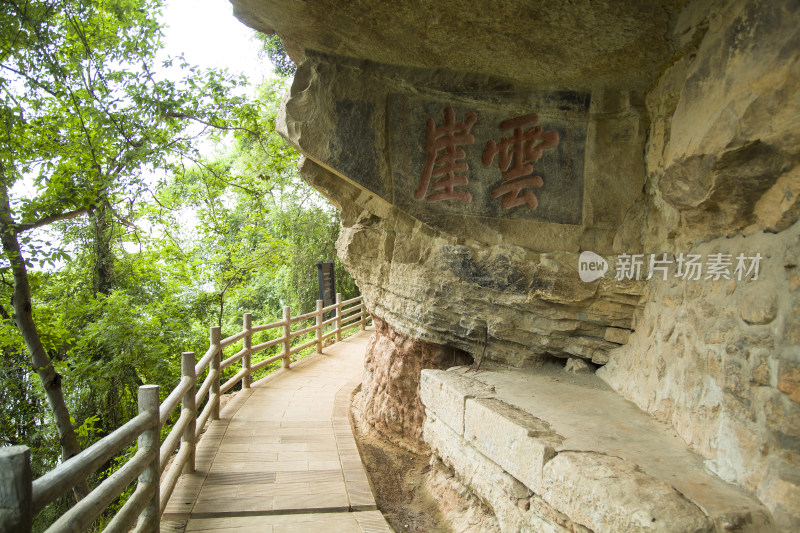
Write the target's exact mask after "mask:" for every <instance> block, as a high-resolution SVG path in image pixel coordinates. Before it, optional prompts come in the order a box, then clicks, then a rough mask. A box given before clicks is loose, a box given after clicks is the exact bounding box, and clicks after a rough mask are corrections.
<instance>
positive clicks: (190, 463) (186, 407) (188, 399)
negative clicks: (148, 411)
mask: <svg viewBox="0 0 800 533" xmlns="http://www.w3.org/2000/svg"><path fill="white" fill-rule="evenodd" d="M194 363H195V361H194V352H183V353H182V354H181V376H182V377H188V378H189V379H190V380H191V382H192V386H191V387H189V390H188V391H187V392H186V394H184V395H183V400H182V401H181V411H189V412H190V413H191V414H192V416H191V418H190V422H189V425H187V426H186V429H184V430H183V435H182V436H181V448H183V447H184V446H186V447H188V448H189V449H190V450H191V451H190V452H189V455H188V457H186V464H185V465H184V466H183V473H184V474H191V473H192V472H194V468H195V463H194V458H195V447H196V443H195V439H194V433H195V431H196V429H197V428H196V426H197V405H196V404H195V401H194V395H195V392H196V390H197V376H196V375H195V373H194Z"/></svg>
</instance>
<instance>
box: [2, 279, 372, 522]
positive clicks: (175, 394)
mask: <svg viewBox="0 0 800 533" xmlns="http://www.w3.org/2000/svg"><path fill="white" fill-rule="evenodd" d="M331 311H335V316H333V317H332V318H329V319H328V320H325V319H324V316H325V313H328V312H331ZM312 320H313V324H312V325H310V326H307V327H303V328H301V329H298V330H295V331H292V326H293V325H295V324H299V325H300V326H303V324H302V323H303V322H308V321H312ZM368 320H369V314H368V313H367V311H366V308H365V307H364V302H363V298H362V297H361V296H359V297H357V298H353V299H351V300H346V301H342V295H341V294H337V295H336V303H335V304H333V305H329V306H328V307H323V303H322V301H321V300H318V301H317V307H316V310H314V311H312V312H311V313H306V314H304V315H300V316H296V317H292V316H291V309H290V308H289V307H284V308H283V318H282V319H281V320H280V321H278V322H273V323H271V324H265V325H262V326H253V325H252V315H251V314H250V313H246V314H245V315H244V319H243V325H242V331H240V332H239V333H236V334H235V335H232V336H230V337H227V338H225V339H222V338H221V331H220V328H219V327H217V326H215V327H212V328H211V330H210V335H209V347H208V350H207V351H206V353H205V354H204V355H203V356H202V357H201V358H200V360H199V361H197V362H196V363H195V354H194V352H184V353H183V354H181V379H180V382H179V383H178V385H177V386H176V387H175V388H174V389H173V390H172V391H171V392H170V393H169V395H167V397H166V398H165V399H164V401H163V402H161V405H159V403H158V401H159V392H158V386H157V385H144V386H142V387H139V414H138V415H137V416H136V417H134V418H133V419H131V420H129V421H128V422H127V423H126V424H125V425H123V426H122V427H120V428H119V429H117V430H116V431H114V432H113V433H111V434H110V435H108V436H106V437H104V438H103V439H101V440H99V441H97V442H96V443H94V444H93V445H92V446H90V447H89V448H87V449H85V450H84V451H83V452H81V453H80V454H78V455H76V456H75V457H73V458H72V459H70V460H68V461H65V462H64V463H63V464H61V465H60V466H58V467H57V468H55V469H54V470H51V471H50V472H48V473H46V474H45V475H43V476H42V477H40V478H38V479H36V480H35V481H32V479H31V469H30V450H29V449H28V447H27V446H8V447H5V448H0V531H14V532H29V531H31V526H32V522H33V517H34V516H36V514H37V513H39V512H40V511H41V510H42V509H44V508H45V507H46V506H47V505H49V504H50V503H52V502H53V501H55V500H56V498H58V497H60V496H62V495H63V494H65V493H66V492H68V491H70V490H72V488H73V487H75V486H76V485H78V484H79V483H80V482H82V481H83V480H85V479H86V478H87V477H88V476H89V475H91V474H92V473H94V472H96V471H97V470H98V469H99V468H100V467H101V466H103V465H104V464H105V463H107V462H108V461H109V460H110V459H111V458H112V457H114V456H115V455H117V454H118V453H120V452H122V451H123V450H125V449H126V448H127V447H128V446H129V445H130V444H131V443H132V442H133V440H134V439H137V444H138V446H137V448H138V449H137V451H136V453H135V454H134V455H133V457H131V458H130V459H129V460H128V461H127V462H126V463H125V464H124V465H123V466H122V467H120V468H119V469H118V470H117V471H116V472H114V473H113V474H112V475H110V476H109V477H107V478H106V479H105V480H103V482H102V483H101V484H100V485H98V486H97V487H95V489H94V490H92V491H91V492H90V493H89V495H88V496H86V497H85V498H83V499H82V500H81V501H79V502H78V503H77V504H75V506H73V507H72V508H71V509H70V510H69V511H67V512H66V513H64V515H62V516H61V517H60V518H59V519H58V520H57V521H56V522H55V523H53V524H52V525H51V526H50V528H49V529H47V531H48V532H65V531H70V532H72V531H83V530H85V529H87V528H88V527H90V526H91V525H92V523H93V522H94V521H95V520H96V519H97V518H98V517H99V516H100V515H101V514H102V513H103V512H104V511H105V509H106V508H107V507H108V506H109V504H111V503H112V502H113V501H114V500H116V499H117V498H118V497H119V496H120V495H121V494H122V493H123V492H124V491H125V490H126V489H127V488H128V487H129V486H130V485H131V483H133V481H134V480H137V483H136V489H135V490H134V492H133V494H132V495H131V496H130V497H129V498H128V500H127V501H126V502H125V504H124V505H123V506H122V507H121V508H120V510H119V511H117V513H116V514H115V515H114V517H113V518H112V519H111V521H110V522H109V523H108V524H107V525H106V527H105V529H104V531H131V530H132V531H137V532H138V531H147V532H150V531H158V529H159V521H160V519H161V515H162V514H163V513H164V509H165V508H166V506H167V502H168V501H169V498H170V496H171V495H172V491H173V490H174V489H175V485H176V484H177V482H178V479H179V478H180V476H181V474H183V473H189V472H193V471H194V469H195V448H196V444H197V440H198V439H199V437H200V435H201V433H202V431H203V428H204V426H205V424H206V422H207V421H208V420H209V419H211V420H218V419H219V406H220V395H221V394H224V393H225V392H227V391H229V390H230V389H232V388H233V387H234V386H236V384H238V383H240V382H241V384H242V389H248V388H249V387H250V384H251V381H252V379H251V376H252V375H253V373H254V372H256V371H257V370H260V369H262V368H264V367H266V366H267V365H269V364H270V363H273V362H275V361H277V360H279V359H280V360H282V361H283V367H284V368H289V367H290V364H291V358H292V356H293V355H296V354H298V353H299V352H301V351H303V350H305V349H308V348H311V347H312V346H315V348H316V351H317V352H318V353H322V350H323V346H324V343H325V341H326V340H328V339H330V338H331V337H333V338H334V339H335V340H334V342H339V341H341V340H342V332H343V331H346V330H348V329H351V328H354V327H360V328H361V329H362V330H363V329H365V328H366V325H367V322H368ZM329 326H330V331H327V332H326V331H325V330H326V329H327V328H328V327H329ZM278 328H280V331H281V336H280V337H278V338H275V339H271V340H268V341H266V342H262V343H260V344H256V345H255V346H253V344H252V341H253V336H254V335H255V334H256V333H259V332H265V331H268V330H272V329H278ZM312 332H313V333H314V338H313V339H311V340H309V341H306V342H304V343H302V344H300V345H297V346H293V343H294V342H295V341H297V340H298V339H301V338H302V337H303V336H304V335H307V334H309V333H312ZM240 341H241V343H242V348H241V350H239V351H238V352H236V354H234V355H232V356H231V357H228V358H227V359H225V360H221V357H222V354H223V352H224V350H225V348H228V347H231V346H233V345H235V344H237V343H239V342H240ZM278 345H281V351H280V353H278V354H277V355H274V356H271V357H267V358H266V359H264V360H262V361H258V362H257V363H255V364H252V358H251V357H252V355H253V354H255V353H258V352H260V351H263V350H266V349H268V348H271V347H273V346H278ZM239 361H241V370H239V371H238V372H237V373H236V374H235V375H234V376H233V377H231V378H230V379H228V380H227V381H225V382H224V383H223V382H222V375H223V371H224V370H225V369H226V368H229V367H230V366H232V365H233V364H234V363H237V362H239ZM203 373H205V379H203V381H202V384H201V385H200V387H199V389H198V388H197V383H198V381H199V378H200V376H202V375H203ZM204 401H205V406H204V408H203V410H202V411H201V413H200V415H199V416H198V414H197V408H198V406H200V405H202V404H203V402H204ZM178 404H180V406H181V410H180V416H179V417H178V420H177V422H175V425H174V426H173V427H172V430H171V431H170V432H169V434H168V435H167V436H166V438H165V439H164V441H163V442H161V441H160V433H161V427H162V426H163V425H164V424H165V423H166V422H167V421H168V420H169V419H170V416H171V415H172V413H173V411H175V409H176V408H177V407H178ZM176 450H178V453H177V454H176V455H174V458H173V454H174V453H175V451H176ZM171 458H172V463H171V464H170V466H169V469H168V470H167V471H166V472H165V471H164V470H165V467H166V466H167V464H168V463H169V462H170V459H171Z"/></svg>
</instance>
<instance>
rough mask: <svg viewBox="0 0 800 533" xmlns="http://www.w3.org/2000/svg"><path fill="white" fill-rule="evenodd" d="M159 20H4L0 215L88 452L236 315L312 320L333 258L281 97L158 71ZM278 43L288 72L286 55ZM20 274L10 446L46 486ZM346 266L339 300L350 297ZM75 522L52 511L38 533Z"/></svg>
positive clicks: (43, 403) (5, 401) (131, 9)
mask: <svg viewBox="0 0 800 533" xmlns="http://www.w3.org/2000/svg"><path fill="white" fill-rule="evenodd" d="M160 6H161V2H160V1H159V0H105V1H103V2H95V1H89V0H70V1H67V0H60V1H59V0H38V1H37V0H9V1H7V2H3V3H2V6H0V71H2V75H0V193H5V194H6V195H7V197H8V198H9V202H8V204H7V206H5V207H4V206H3V205H0V211H3V210H4V213H5V214H6V215H7V218H6V219H5V220H6V226H5V228H6V230H7V231H8V232H10V233H13V234H14V235H15V237H16V238H17V239H18V241H19V243H20V244H21V245H22V250H23V252H22V255H24V258H23V259H25V260H26V263H25V266H26V269H27V271H26V272H25V275H26V276H27V279H28V282H29V284H30V288H31V293H32V306H33V309H34V318H35V321H36V329H37V334H38V336H39V338H40V341H41V344H42V346H43V347H44V351H45V352H46V354H47V357H48V358H49V360H50V361H51V362H52V364H53V366H54V367H55V370H56V371H57V372H58V374H59V375H60V378H59V383H61V384H62V386H63V390H64V395H65V401H66V405H67V407H68V410H69V413H70V415H71V418H72V422H73V426H75V427H76V428H77V430H76V433H77V438H78V441H79V443H80V445H81V446H83V447H86V446H88V445H91V444H92V443H93V442H94V441H96V440H97V439H99V438H102V437H103V436H105V435H107V434H109V433H110V432H112V431H114V430H115V429H116V428H117V427H119V426H120V425H121V424H123V423H124V422H126V421H127V420H128V419H130V418H131V417H133V416H134V415H135V414H136V410H137V407H136V396H137V389H138V387H139V386H140V385H142V384H144V383H154V384H158V385H159V386H160V388H161V389H160V390H161V394H162V397H164V396H166V394H168V393H169V391H171V390H172V388H173V387H174V386H175V385H176V384H177V382H178V380H179V373H180V353H181V352H184V351H194V352H195V353H196V354H197V355H198V357H199V356H201V355H202V354H203V353H205V351H206V349H207V347H208V328H209V326H213V325H220V326H222V327H223V336H227V335H230V334H232V333H234V332H236V331H239V329H240V328H241V317H242V314H243V313H245V312H250V313H253V321H254V323H255V324H263V323H267V322H272V321H275V320H277V319H279V318H280V316H281V307H282V306H285V305H289V306H291V307H292V309H293V313H294V314H295V315H296V314H298V313H303V312H307V311H311V310H312V309H313V308H314V306H315V301H316V299H317V275H316V266H315V265H316V262H317V261H328V260H331V259H334V258H335V247H334V243H335V241H336V238H337V237H338V232H339V225H338V220H337V215H336V212H335V210H334V209H333V207H332V206H330V204H328V203H327V202H326V201H325V200H324V198H323V197H322V196H320V195H319V194H318V193H317V192H316V191H314V190H313V189H311V188H310V187H309V186H308V185H306V184H305V183H303V182H302V180H301V179H300V178H299V176H298V174H297V170H296V164H297V161H298V159H299V155H298V154H297V153H296V152H295V151H294V150H293V149H291V148H290V147H289V146H288V145H287V144H286V143H285V142H284V141H283V139H282V138H281V137H280V136H279V135H277V133H276V132H275V119H276V115H277V109H278V104H279V102H280V100H281V95H282V93H283V92H285V90H286V85H285V83H286V82H285V81H284V80H282V79H279V80H277V81H272V82H267V83H264V84H263V85H261V86H260V87H259V88H258V92H257V95H256V98H255V99H254V100H250V101H247V100H245V99H243V98H241V97H232V96H230V94H232V92H233V90H234V89H235V88H236V87H238V86H239V84H240V83H241V80H236V79H232V78H230V77H229V76H227V75H226V74H225V73H223V72H216V71H200V70H198V69H196V68H194V67H192V66H190V65H187V64H185V63H183V62H182V61H181V60H169V61H168V63H170V64H171V65H172V70H170V71H165V70H164V69H163V68H161V67H160V66H159V65H157V64H156V63H155V53H156V51H157V50H158V49H159V48H160V43H161V37H162V36H161V28H160V27H159V26H158V25H157V23H156V22H154V21H155V20H157V17H156V16H155V14H156V13H157V12H158V10H159V9H160ZM270 46H273V47H274V49H275V50H279V52H276V53H278V54H283V57H284V59H285V60H287V61H288V56H286V55H285V52H284V51H283V49H282V45H281V44H280V40H276V39H273V44H272V45H270ZM278 47H280V48H278ZM280 68H282V69H291V70H285V71H284V74H290V73H291V72H293V65H291V64H290V63H281V66H280ZM163 72H169V73H170V74H169V77H165V75H164V74H159V73H163ZM209 136H210V137H211V138H213V139H216V140H217V141H218V142H219V143H220V144H219V149H218V152H219V153H218V154H217V155H215V156H213V157H208V156H202V155H201V154H200V152H199V150H198V149H197V141H198V139H201V138H208V137H209ZM225 143H227V144H225ZM231 143H232V146H231ZM25 184H28V185H29V186H28V187H27V191H25V192H24V193H23V194H20V193H19V190H20V187H19V186H22V185H25ZM15 186H18V188H16V189H15ZM21 189H22V190H24V189H25V187H21ZM0 196H2V195H0ZM1 199H2V198H0V200H1ZM0 203H2V202H0ZM0 214H3V213H0ZM45 227H46V231H44V230H43V229H42V228H45ZM17 259H19V253H17V255H16V256H14V255H13V254H9V253H8V252H7V253H6V255H5V258H4V259H0V353H1V354H2V355H1V357H2V363H3V364H2V365H0V444H2V445H5V444H26V445H28V446H30V447H31V448H32V450H33V470H34V476H39V475H41V474H42V473H44V472H45V471H47V470H49V469H51V468H53V467H54V466H55V465H56V464H57V462H58V460H59V435H58V434H57V433H56V431H55V430H54V425H53V415H52V414H51V412H50V411H49V409H48V404H47V400H46V395H45V390H44V388H43V387H42V385H41V383H40V382H39V381H38V380H37V379H36V375H35V374H36V372H35V371H36V370H37V369H36V368H34V366H33V365H32V363H31V354H30V351H31V350H30V347H29V345H28V344H27V342H26V340H24V339H23V335H21V334H20V330H19V328H18V324H17V321H16V320H15V317H14V316H12V311H11V306H10V305H8V302H10V301H11V298H12V294H14V293H15V287H16V277H15V276H16V275H17V274H19V271H18V270H14V269H13V268H12V267H13V266H14V261H15V260H17ZM37 268H38V269H37ZM336 269H337V283H338V290H339V292H342V293H343V294H344V297H345V298H351V297H353V296H356V295H357V294H358V289H357V288H356V286H355V283H354V282H353V280H352V279H351V278H350V277H349V275H347V273H346V272H345V271H344V269H343V268H342V266H341V264H340V263H339V262H338V261H337V263H336ZM300 326H301V325H300ZM300 326H298V327H300ZM278 334H279V332H262V333H259V334H258V335H257V336H256V338H255V339H254V343H258V342H264V341H266V340H268V339H270V338H275V336H276V335H278ZM278 349H279V347H276V348H275V350H278ZM274 353H276V352H263V353H260V354H258V356H256V357H254V362H256V361H259V360H263V359H264V358H266V357H269V356H270V355H273V354H274ZM228 355H230V354H228ZM278 365H280V363H279V362H278V363H276V364H275V365H274V366H278ZM231 370H232V369H231ZM268 371H270V369H266V370H264V371H263V373H266V372H268ZM256 377H259V376H256ZM176 416H177V415H174V416H173V420H172V421H170V422H168V424H167V427H166V428H165V430H166V429H168V427H169V425H170V424H171V423H174V419H175V417H176ZM131 453H133V448H131V449H129V450H127V451H125V452H124V453H123V454H121V455H120V456H118V457H117V458H115V459H114V460H113V461H112V462H110V463H109V464H108V465H106V466H105V468H104V469H103V470H102V471H101V472H100V473H99V474H98V475H97V476H95V477H94V478H93V479H92V480H91V481H92V482H93V483H96V482H99V481H100V480H101V479H102V478H104V477H106V476H108V475H110V474H111V473H113V472H114V471H116V470H117V469H118V468H119V467H120V466H121V465H122V464H123V462H124V459H125V458H126V457H127V456H129V455H130V454H131ZM123 501H124V497H123V498H122V499H121V500H120V501H118V502H116V503H115V504H114V505H115V506H117V507H118V506H119V505H121V503H122V502H123ZM67 505H68V501H67V499H66V498H64V499H61V500H59V501H58V502H56V504H54V505H53V506H51V507H50V508H49V509H48V510H47V511H45V513H43V514H42V515H41V516H40V517H39V518H38V519H37V520H38V523H39V525H46V524H47V522H48V521H49V520H51V519H52V518H55V517H57V516H58V515H59V514H60V513H63V511H64V509H65V508H66V506H67ZM37 527H39V526H37Z"/></svg>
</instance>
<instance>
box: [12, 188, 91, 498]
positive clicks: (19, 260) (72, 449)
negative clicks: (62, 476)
mask: <svg viewBox="0 0 800 533" xmlns="http://www.w3.org/2000/svg"><path fill="white" fill-rule="evenodd" d="M0 179H2V178H1V177H0ZM0 232H1V233H2V234H1V235H0V240H2V244H3V252H4V254H5V256H6V258H7V259H8V260H9V261H10V263H11V270H12V272H13V274H14V293H13V296H12V300H13V305H14V321H15V322H16V324H17V328H18V329H19V331H20V334H21V335H22V338H23V340H24V341H25V345H26V346H27V347H28V351H29V352H30V354H31V363H32V364H33V368H34V370H36V373H37V374H38V375H39V379H40V380H41V381H42V386H43V387H44V391H45V395H46V397H47V403H48V404H49V405H50V410H51V411H52V413H53V419H54V420H55V423H56V429H57V431H58V439H59V441H60V443H61V458H62V460H63V461H66V460H68V459H69V458H71V457H74V456H75V455H77V454H79V453H80V452H81V446H80V444H78V437H77V435H76V434H75V429H74V428H73V427H72V421H71V420H70V416H69V410H68V409H67V404H66V402H65V401H64V391H63V389H62V388H61V375H60V374H58V373H57V372H56V371H55V368H53V363H52V361H51V360H50V358H49V357H48V356H47V352H46V351H45V349H44V345H42V339H41V338H40V337H39V331H38V330H37V329H36V323H35V322H34V320H33V307H32V305H31V287H30V283H29V281H28V270H27V268H26V267H25V259H24V258H23V257H22V252H21V250H20V246H19V239H18V233H17V228H16V225H15V224H14V220H13V219H12V217H11V205H10V203H9V198H8V188H7V186H6V184H5V183H4V182H3V183H0ZM88 492H89V487H88V485H87V483H86V482H85V481H84V482H83V483H82V484H80V485H78V486H77V487H75V494H76V496H77V497H78V498H81V497H83V496H85V495H86V494H88Z"/></svg>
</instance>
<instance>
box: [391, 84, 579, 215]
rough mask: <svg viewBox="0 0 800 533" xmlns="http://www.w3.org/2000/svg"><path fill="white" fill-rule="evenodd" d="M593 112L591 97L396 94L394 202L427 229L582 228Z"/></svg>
mask: <svg viewBox="0 0 800 533" xmlns="http://www.w3.org/2000/svg"><path fill="white" fill-rule="evenodd" d="M473 96H474V95H473ZM588 108H589V95H587V94H581V93H571V92H558V93H547V94H532V95H523V96H521V95H514V96H512V97H510V98H504V97H503V95H496V94H495V95H490V96H485V95H482V97H481V98H474V97H471V96H469V95H464V98H463V99H460V100H445V99H443V100H438V99H432V98H419V97H415V96H410V95H401V94H392V95H390V96H389V135H390V154H391V169H392V181H393V183H392V190H393V199H392V200H393V203H394V204H395V205H396V206H398V207H399V208H400V209H402V210H404V211H406V212H408V213H409V214H411V215H413V216H415V217H418V218H420V219H421V220H431V218H436V216H437V215H445V214H459V215H472V216H480V217H490V218H509V219H522V220H535V221H546V222H555V223H559V224H581V222H582V215H583V164H584V151H585V145H586V128H587V123H588V119H587V115H588Z"/></svg>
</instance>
